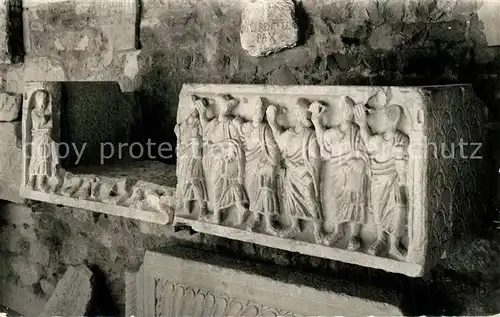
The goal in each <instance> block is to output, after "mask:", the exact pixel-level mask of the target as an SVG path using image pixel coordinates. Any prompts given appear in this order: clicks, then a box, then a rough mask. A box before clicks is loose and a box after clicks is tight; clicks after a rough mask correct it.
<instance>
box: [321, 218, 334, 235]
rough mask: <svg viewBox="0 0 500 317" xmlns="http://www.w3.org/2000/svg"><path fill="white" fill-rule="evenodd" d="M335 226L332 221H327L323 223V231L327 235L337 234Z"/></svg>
mask: <svg viewBox="0 0 500 317" xmlns="http://www.w3.org/2000/svg"><path fill="white" fill-rule="evenodd" d="M335 227H336V226H335V224H334V223H333V222H332V221H325V222H324V223H323V230H324V231H325V232H326V233H327V234H333V233H334V232H335Z"/></svg>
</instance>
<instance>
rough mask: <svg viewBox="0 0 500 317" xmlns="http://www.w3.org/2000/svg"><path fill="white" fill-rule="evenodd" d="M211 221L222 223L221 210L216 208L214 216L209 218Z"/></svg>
mask: <svg viewBox="0 0 500 317" xmlns="http://www.w3.org/2000/svg"><path fill="white" fill-rule="evenodd" d="M209 219H210V218H209ZM209 222H211V223H214V224H219V223H220V210H214V213H213V214H212V217H211V219H210V220H209Z"/></svg>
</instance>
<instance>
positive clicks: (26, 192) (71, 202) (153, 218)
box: [20, 187, 172, 225]
mask: <svg viewBox="0 0 500 317" xmlns="http://www.w3.org/2000/svg"><path fill="white" fill-rule="evenodd" d="M20 195H21V197H23V198H27V199H31V200H36V201H43V202H47V203H51V204H55V205H63V206H67V207H74V208H81V209H85V210H90V211H95V212H100V213H105V214H109V215H114V216H121V217H126V218H132V219H137V220H142V221H146V222H152V223H158V224H161V225H166V224H168V223H169V222H170V221H171V218H172V217H170V215H169V214H168V213H159V212H154V211H146V210H138V209H133V208H130V207H122V206H119V205H111V204H105V203H102V202H97V201H89V200H80V199H76V198H71V197H65V196H59V195H55V194H47V193H42V192H37V191H34V190H30V189H27V188H25V187H23V188H21V191H20Z"/></svg>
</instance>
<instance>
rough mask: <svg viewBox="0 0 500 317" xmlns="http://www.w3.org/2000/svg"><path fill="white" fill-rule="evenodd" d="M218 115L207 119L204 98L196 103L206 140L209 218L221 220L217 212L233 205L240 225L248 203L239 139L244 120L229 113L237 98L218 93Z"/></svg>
mask: <svg viewBox="0 0 500 317" xmlns="http://www.w3.org/2000/svg"><path fill="white" fill-rule="evenodd" d="M217 102H218V104H219V109H220V110H219V115H218V116H217V117H215V118H213V119H211V120H209V119H208V118H207V114H206V111H207V108H206V107H205V104H204V102H203V101H200V100H197V101H196V102H195V105H196V107H197V109H198V111H199V113H200V122H201V125H202V128H203V140H204V142H206V151H204V153H205V154H204V159H205V160H206V164H205V166H206V168H205V170H206V171H207V176H208V177H207V178H208V182H210V185H211V186H210V188H211V190H210V192H209V196H210V201H211V202H213V215H212V219H211V221H212V222H214V223H217V224H218V223H220V221H221V219H220V213H221V211H222V210H227V209H230V208H232V207H236V225H243V223H244V214H245V212H246V210H247V209H246V208H245V205H247V204H248V199H247V197H246V194H245V191H244V188H243V179H244V149H243V146H242V142H241V128H242V124H243V120H242V119H241V118H240V117H234V116H233V115H232V114H231V113H232V110H233V109H234V107H236V105H238V104H239V101H238V100H236V99H234V98H232V97H230V96H227V95H218V96H217Z"/></svg>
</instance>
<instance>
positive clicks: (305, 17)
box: [294, 1, 314, 45]
mask: <svg viewBox="0 0 500 317" xmlns="http://www.w3.org/2000/svg"><path fill="white" fill-rule="evenodd" d="M294 3H295V16H296V19H297V26H298V29H299V38H298V40H297V45H304V44H305V43H306V42H307V41H308V40H309V38H310V37H311V36H312V35H313V34H314V28H313V25H312V22H311V18H310V17H309V14H308V13H307V12H306V10H305V9H304V4H303V3H302V2H299V1H294Z"/></svg>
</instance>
